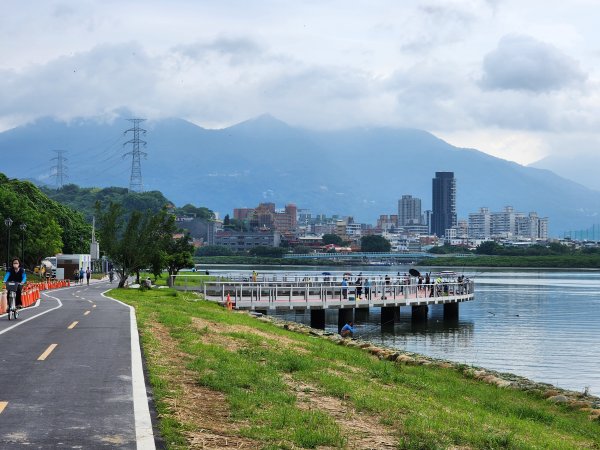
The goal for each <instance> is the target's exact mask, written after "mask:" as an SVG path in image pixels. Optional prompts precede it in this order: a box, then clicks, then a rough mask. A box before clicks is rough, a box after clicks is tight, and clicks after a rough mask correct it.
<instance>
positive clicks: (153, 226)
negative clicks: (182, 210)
mask: <svg viewBox="0 0 600 450" xmlns="http://www.w3.org/2000/svg"><path fill="white" fill-rule="evenodd" d="M96 214H97V218H98V240H99V241H100V248H101V249H102V250H103V252H104V253H105V255H106V256H107V257H108V258H109V259H110V260H111V261H112V262H113V264H114V266H115V268H116V270H117V272H118V273H119V276H120V281H119V287H123V286H124V284H125V280H126V279H127V277H129V276H130V275H133V274H137V275H138V281H139V272H140V271H141V270H143V269H145V268H147V267H153V268H154V270H153V271H154V272H155V274H156V271H158V273H159V274H160V271H161V270H162V269H163V268H164V267H165V266H166V259H167V257H168V256H169V255H170V253H169V251H170V246H171V241H172V240H173V234H174V233H175V231H176V227H175V216H173V215H172V214H169V213H168V212H167V210H166V208H163V209H161V210H160V211H159V212H158V213H154V212H152V211H151V210H147V211H145V212H142V211H137V210H136V211H132V212H131V215H130V216H129V218H127V217H126V214H125V211H124V209H123V207H122V206H121V205H119V204H116V203H110V204H109V205H108V207H106V208H104V209H103V208H102V207H101V205H98V207H97V210H96Z"/></svg>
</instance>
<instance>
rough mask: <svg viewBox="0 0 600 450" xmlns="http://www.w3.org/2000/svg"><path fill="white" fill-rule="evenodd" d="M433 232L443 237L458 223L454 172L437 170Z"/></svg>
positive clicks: (433, 190) (432, 217)
mask: <svg viewBox="0 0 600 450" xmlns="http://www.w3.org/2000/svg"><path fill="white" fill-rule="evenodd" d="M432 205H433V208H432V209H433V212H432V215H431V233H432V234H435V235H436V236H439V237H442V236H444V235H445V234H446V230H447V229H448V228H452V227H453V226H455V225H456V179H455V178H454V172H436V173H435V178H434V179H433V183H432Z"/></svg>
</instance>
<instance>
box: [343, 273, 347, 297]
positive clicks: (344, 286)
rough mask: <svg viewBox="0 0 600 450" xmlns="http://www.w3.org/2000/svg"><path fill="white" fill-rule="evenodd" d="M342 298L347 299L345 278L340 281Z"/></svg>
mask: <svg viewBox="0 0 600 450" xmlns="http://www.w3.org/2000/svg"><path fill="white" fill-rule="evenodd" d="M342 298H343V299H344V300H346V299H347V298H348V282H347V281H346V278H345V277H344V278H343V279H342Z"/></svg>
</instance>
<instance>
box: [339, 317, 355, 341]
mask: <svg viewBox="0 0 600 450" xmlns="http://www.w3.org/2000/svg"><path fill="white" fill-rule="evenodd" d="M353 325H354V322H352V321H350V322H348V323H347V324H346V325H344V326H343V327H342V331H340V335H341V336H342V337H343V338H345V337H352V336H353V335H354V333H355V330H354V328H353Z"/></svg>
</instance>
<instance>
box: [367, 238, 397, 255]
mask: <svg viewBox="0 0 600 450" xmlns="http://www.w3.org/2000/svg"><path fill="white" fill-rule="evenodd" d="M391 248H392V244H391V243H390V241H388V240H387V239H386V238H384V237H383V236H363V237H361V238H360V250H361V251H363V252H389V251H390V249H391Z"/></svg>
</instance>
